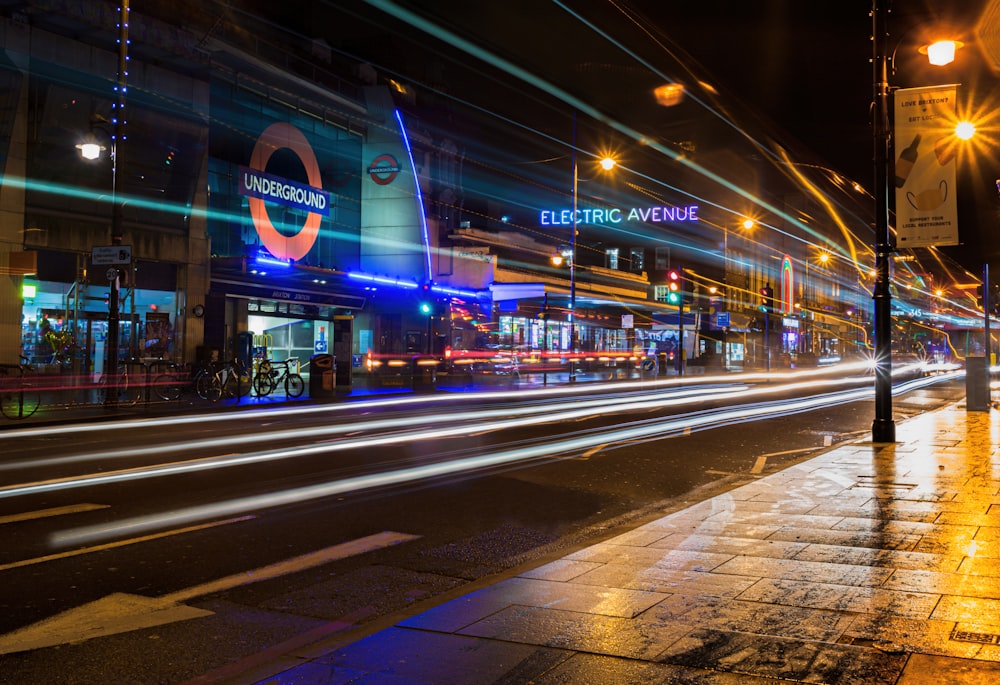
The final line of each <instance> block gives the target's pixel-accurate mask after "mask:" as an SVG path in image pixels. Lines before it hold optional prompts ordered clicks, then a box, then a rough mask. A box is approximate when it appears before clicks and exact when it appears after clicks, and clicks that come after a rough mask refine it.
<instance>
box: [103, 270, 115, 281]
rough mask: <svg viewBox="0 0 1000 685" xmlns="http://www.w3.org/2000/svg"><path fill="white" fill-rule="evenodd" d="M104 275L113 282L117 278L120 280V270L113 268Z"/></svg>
mask: <svg viewBox="0 0 1000 685" xmlns="http://www.w3.org/2000/svg"><path fill="white" fill-rule="evenodd" d="M104 275H105V276H107V277H108V280H109V281H113V280H115V279H116V278H118V269H116V268H114V267H111V268H110V269H108V272H107V273H106V274H104Z"/></svg>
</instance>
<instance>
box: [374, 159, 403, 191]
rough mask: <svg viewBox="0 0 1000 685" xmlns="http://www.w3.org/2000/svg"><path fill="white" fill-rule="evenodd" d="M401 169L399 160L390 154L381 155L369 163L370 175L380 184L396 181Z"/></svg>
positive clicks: (385, 184) (384, 184)
mask: <svg viewBox="0 0 1000 685" xmlns="http://www.w3.org/2000/svg"><path fill="white" fill-rule="evenodd" d="M399 171H400V168H399V161H398V160H397V159H396V158H395V157H393V156H392V155H390V154H384V155H379V156H378V157H376V158H375V159H373V160H372V163H371V164H369V165H368V175H369V176H371V177H372V180H373V181H375V182H376V183H378V184H379V185H380V186H387V185H389V184H390V183H392V182H393V181H395V180H396V176H397V175H399Z"/></svg>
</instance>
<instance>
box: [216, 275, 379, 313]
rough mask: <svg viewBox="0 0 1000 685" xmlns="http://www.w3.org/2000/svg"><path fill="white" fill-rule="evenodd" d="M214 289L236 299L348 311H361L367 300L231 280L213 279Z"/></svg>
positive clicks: (334, 293)
mask: <svg viewBox="0 0 1000 685" xmlns="http://www.w3.org/2000/svg"><path fill="white" fill-rule="evenodd" d="M212 288H213V291H217V290H218V291H222V292H225V294H227V295H230V296H235V297H252V298H259V299H261V300H276V301H279V302H294V303H299V304H317V305H333V306H336V307H343V308H346V309H360V308H361V307H362V306H364V303H365V298H363V297H358V296H356V295H349V294H347V293H338V292H333V291H329V292H316V291H311V290H293V289H291V288H276V287H268V286H266V285H259V284H255V283H246V282H244V281H237V280H229V279H213V280H212Z"/></svg>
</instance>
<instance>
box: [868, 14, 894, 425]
mask: <svg viewBox="0 0 1000 685" xmlns="http://www.w3.org/2000/svg"><path fill="white" fill-rule="evenodd" d="M887 16H888V8H887V7H886V0H881V1H880V0H872V44H873V56H874V57H873V59H872V65H873V72H874V91H875V112H874V120H873V122H872V128H873V131H874V140H875V288H874V291H873V293H872V298H873V300H874V309H875V420H874V421H873V422H872V442H895V441H896V423H895V422H894V421H893V418H892V307H891V305H892V294H891V292H890V290H889V264H890V256H891V254H892V241H891V239H890V235H889V194H890V189H889V178H890V173H889V164H890V161H891V156H890V149H891V146H892V142H891V140H890V137H889V135H890V133H889V52H888V38H889V34H888V30H887V27H886V21H887Z"/></svg>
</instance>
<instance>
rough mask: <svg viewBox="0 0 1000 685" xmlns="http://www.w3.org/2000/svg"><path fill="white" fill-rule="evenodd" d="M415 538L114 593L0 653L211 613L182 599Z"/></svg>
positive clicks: (385, 538) (16, 636) (14, 639)
mask: <svg viewBox="0 0 1000 685" xmlns="http://www.w3.org/2000/svg"><path fill="white" fill-rule="evenodd" d="M418 537H420V536H418V535H408V534H406V533H395V532H392V531H384V532H382V533H376V534H375V535H369V536H367V537H363V538H358V539H357V540H351V541H349V542H344V543H341V544H339V545H334V546H333V547H327V548H326V549H321V550H318V551H316V552H311V553H309V554H303V555H302V556H298V557H293V558H292V559H286V560H285V561H280V562H278V563H275V564H271V565H270V566H262V567H261V568H258V569H254V570H253V571H247V572H245V573H236V574H234V575H231V576H227V577H225V578H220V579H218V580H214V581H211V582H208V583H203V584H201V585H195V586H194V587H190V588H185V589H183V590H178V591H177V592H172V593H170V594H168V595H164V596H163V597H142V596H140V595H130V594H126V593H115V594H113V595H108V596H107V597H103V598H101V599H98V600H96V601H94V602H90V603H88V604H84V605H83V606H80V607H76V608H75V609H70V610H69V611H64V612H63V613H61V614H57V615H56V616H52V617H51V618H47V619H45V620H44V621H39V622H38V623H35V624H33V625H30V626H25V627H24V628H19V629H18V630H15V631H14V632H12V633H7V634H6V635H3V636H0V654H11V653H13V652H26V651H29V650H32V649H41V648H43V647H54V646H55V645H61V644H67V643H70V642H82V641H84V640H90V639H92V638H95V637H104V636H107V635H116V634H118V633H127V632H130V631H133V630H140V629H142V628H152V627H155V626H159V625H165V624H167V623H174V622H176V621H186V620H188V619H192V618H200V617H202V616H209V615H211V613H212V612H210V611H205V610H203V609H197V608H194V607H189V606H185V605H184V604H182V602H185V601H188V600H190V599H193V598H195V597H200V596H202V595H207V594H211V593H213V592H222V591H224V590H229V589H231V588H234V587H239V586H241V585H247V584H249V583H256V582H258V581H261V580H270V579H272V578H277V577H280V576H283V575H287V574H289V573H296V572H298V571H304V570H306V569H309V568H313V567H314V566H321V565H323V564H326V563H328V562H331V561H335V560H337V559H344V558H346V557H350V556H354V555H357V554H363V553H365V552H370V551H372V550H375V549H381V548H383V547H390V546H392V545H397V544H399V543H401V542H408V541H410V540H415V539H417V538H418Z"/></svg>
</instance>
